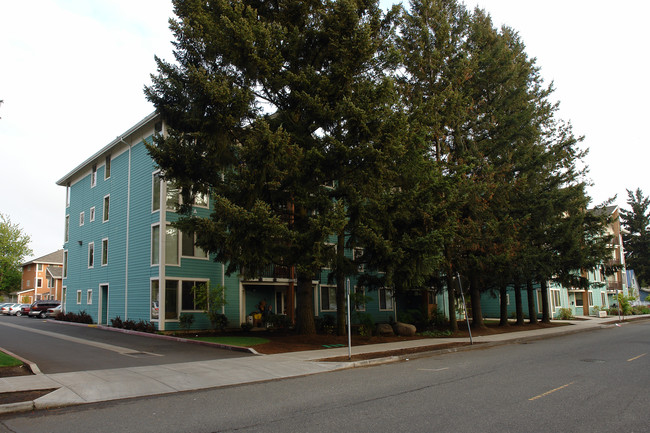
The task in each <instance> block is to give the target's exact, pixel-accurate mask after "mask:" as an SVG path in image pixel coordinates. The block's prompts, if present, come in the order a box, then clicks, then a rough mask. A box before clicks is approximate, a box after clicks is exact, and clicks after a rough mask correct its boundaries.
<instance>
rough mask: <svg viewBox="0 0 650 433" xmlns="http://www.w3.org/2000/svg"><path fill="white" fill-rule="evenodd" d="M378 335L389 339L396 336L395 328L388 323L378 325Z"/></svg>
mask: <svg viewBox="0 0 650 433" xmlns="http://www.w3.org/2000/svg"><path fill="white" fill-rule="evenodd" d="M377 335H381V336H384V337H388V336H391V335H395V332H393V327H392V326H390V325H389V324H388V323H378V324H377Z"/></svg>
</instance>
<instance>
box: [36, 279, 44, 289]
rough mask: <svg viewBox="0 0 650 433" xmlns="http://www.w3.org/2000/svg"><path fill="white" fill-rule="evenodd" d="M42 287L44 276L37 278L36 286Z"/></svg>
mask: <svg viewBox="0 0 650 433" xmlns="http://www.w3.org/2000/svg"><path fill="white" fill-rule="evenodd" d="M41 287H43V279H42V278H37V279H36V288H37V289H40V288H41Z"/></svg>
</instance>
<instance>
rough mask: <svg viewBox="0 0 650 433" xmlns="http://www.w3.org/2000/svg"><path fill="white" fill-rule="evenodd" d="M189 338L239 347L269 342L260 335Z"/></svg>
mask: <svg viewBox="0 0 650 433" xmlns="http://www.w3.org/2000/svg"><path fill="white" fill-rule="evenodd" d="M189 339H190V340H199V341H207V342H209V343H219V344H227V345H229V346H240V347H251V346H255V345H257V344H264V343H268V342H269V340H268V339H266V338H260V337H190V338H189Z"/></svg>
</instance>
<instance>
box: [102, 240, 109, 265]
mask: <svg viewBox="0 0 650 433" xmlns="http://www.w3.org/2000/svg"><path fill="white" fill-rule="evenodd" d="M106 265H108V239H102V266H106Z"/></svg>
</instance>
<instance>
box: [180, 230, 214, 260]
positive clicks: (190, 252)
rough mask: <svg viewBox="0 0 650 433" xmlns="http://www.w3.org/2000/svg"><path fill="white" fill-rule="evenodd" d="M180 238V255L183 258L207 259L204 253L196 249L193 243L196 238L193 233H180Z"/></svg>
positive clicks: (198, 248)
mask: <svg viewBox="0 0 650 433" xmlns="http://www.w3.org/2000/svg"><path fill="white" fill-rule="evenodd" d="M181 234H182V237H181V240H182V242H181V245H182V247H181V255H182V256H183V257H199V258H207V257H208V255H207V254H206V252H205V251H203V250H202V249H201V248H200V247H197V246H196V244H195V242H196V236H195V234H194V232H189V233H185V232H181Z"/></svg>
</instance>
